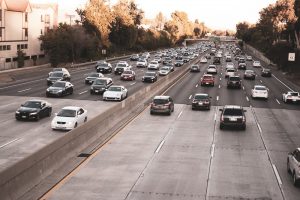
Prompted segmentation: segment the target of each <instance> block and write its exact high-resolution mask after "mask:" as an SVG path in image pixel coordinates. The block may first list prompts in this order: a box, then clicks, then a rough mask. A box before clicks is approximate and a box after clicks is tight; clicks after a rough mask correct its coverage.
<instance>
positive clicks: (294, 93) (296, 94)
mask: <svg viewBox="0 0 300 200" xmlns="http://www.w3.org/2000/svg"><path fill="white" fill-rule="evenodd" d="M291 96H299V93H298V92H291Z"/></svg>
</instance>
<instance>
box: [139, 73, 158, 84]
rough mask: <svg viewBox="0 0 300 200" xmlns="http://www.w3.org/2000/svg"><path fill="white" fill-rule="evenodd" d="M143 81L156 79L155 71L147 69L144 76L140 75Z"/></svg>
mask: <svg viewBox="0 0 300 200" xmlns="http://www.w3.org/2000/svg"><path fill="white" fill-rule="evenodd" d="M142 81H143V82H151V83H153V82H155V81H157V73H156V72H150V71H147V72H146V73H145V74H144V76H143V77H142Z"/></svg>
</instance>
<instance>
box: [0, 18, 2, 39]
mask: <svg viewBox="0 0 300 200" xmlns="http://www.w3.org/2000/svg"><path fill="white" fill-rule="evenodd" d="M0 21H1V20H0ZM0 37H2V28H0Z"/></svg>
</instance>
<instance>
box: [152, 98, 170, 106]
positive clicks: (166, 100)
mask: <svg viewBox="0 0 300 200" xmlns="http://www.w3.org/2000/svg"><path fill="white" fill-rule="evenodd" d="M168 102H169V101H168V99H154V100H153V103H154V104H159V105H160V104H167V103H168Z"/></svg>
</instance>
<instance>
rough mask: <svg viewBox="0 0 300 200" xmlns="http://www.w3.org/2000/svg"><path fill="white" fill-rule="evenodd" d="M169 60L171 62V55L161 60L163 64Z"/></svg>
mask: <svg viewBox="0 0 300 200" xmlns="http://www.w3.org/2000/svg"><path fill="white" fill-rule="evenodd" d="M169 62H172V58H171V57H165V58H164V59H163V61H162V63H163V64H167V63H169Z"/></svg>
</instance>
